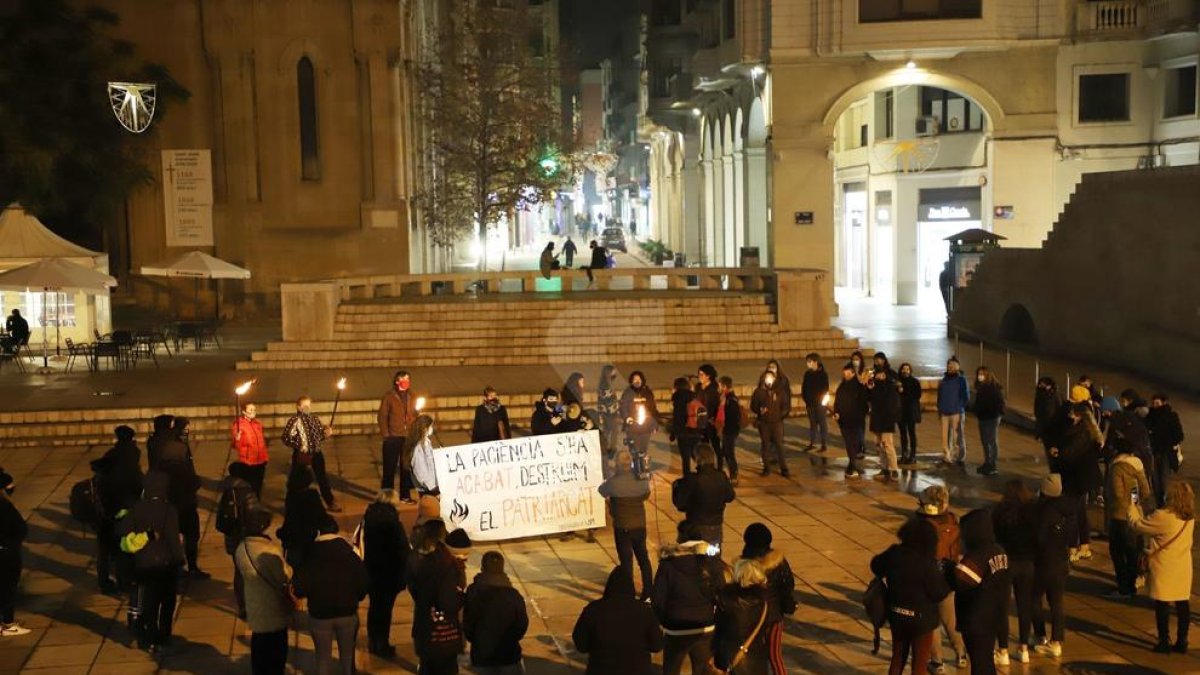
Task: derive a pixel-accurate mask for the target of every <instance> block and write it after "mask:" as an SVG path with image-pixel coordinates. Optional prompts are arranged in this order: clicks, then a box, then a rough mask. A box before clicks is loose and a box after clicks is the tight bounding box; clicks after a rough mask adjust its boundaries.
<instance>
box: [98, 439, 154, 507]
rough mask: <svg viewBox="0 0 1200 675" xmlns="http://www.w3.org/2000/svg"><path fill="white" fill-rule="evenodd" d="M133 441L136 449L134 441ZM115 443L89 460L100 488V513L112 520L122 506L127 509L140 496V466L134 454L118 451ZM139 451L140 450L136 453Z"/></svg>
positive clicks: (133, 447)
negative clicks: (105, 451) (96, 457)
mask: <svg viewBox="0 0 1200 675" xmlns="http://www.w3.org/2000/svg"><path fill="white" fill-rule="evenodd" d="M130 445H132V449H133V451H135V452H137V445H135V444H130ZM119 447H120V446H119V445H117V446H114V447H113V448H112V449H111V450H109V451H108V452H107V453H105V454H104V456H103V457H101V458H100V459H98V460H96V461H94V462H92V471H94V472H95V474H96V487H97V490H98V492H99V494H98V497H99V499H100V513H101V515H102V516H103V517H104V519H105V520H107V521H110V522H111V521H112V520H113V519H114V518H116V515H117V514H118V513H120V512H121V511H122V510H123V509H128V508H130V507H132V506H133V505H134V504H136V503H137V501H138V500H139V499H141V497H142V481H143V476H142V468H141V465H140V463H139V462H138V461H137V459H136V458H133V457H131V456H130V455H128V454H123V452H121V451H118V448H119ZM139 454H140V453H139Z"/></svg>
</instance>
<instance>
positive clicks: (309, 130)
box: [296, 56, 321, 180]
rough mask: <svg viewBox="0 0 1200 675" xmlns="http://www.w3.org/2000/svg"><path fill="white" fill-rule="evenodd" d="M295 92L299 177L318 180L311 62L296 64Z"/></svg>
mask: <svg viewBox="0 0 1200 675" xmlns="http://www.w3.org/2000/svg"><path fill="white" fill-rule="evenodd" d="M296 92H297V98H298V99H299V103H300V177H301V178H303V179H304V180H320V178H321V156H320V148H319V147H318V143H317V140H318V137H317V85H316V76H315V74H314V72H313V64H312V60H311V59H309V58H308V57H307V56H305V57H302V58H301V59H300V62H299V63H297V64H296Z"/></svg>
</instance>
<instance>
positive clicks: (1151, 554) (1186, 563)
mask: <svg viewBox="0 0 1200 675" xmlns="http://www.w3.org/2000/svg"><path fill="white" fill-rule="evenodd" d="M1131 511H1132V512H1131V513H1130V519H1129V528H1130V529H1131V530H1132V531H1133V532H1136V533H1137V534H1140V535H1142V536H1144V537H1146V538H1147V539H1148V550H1147V552H1146V557H1147V558H1148V560H1147V565H1148V567H1149V568H1150V580H1149V593H1150V599H1151V600H1153V601H1154V618H1155V623H1156V624H1157V627H1158V644H1157V645H1156V646H1155V647H1154V651H1156V652H1158V653H1160V654H1166V653H1168V652H1175V653H1177V654H1186V653H1187V650H1188V627H1189V625H1190V624H1191V622H1192V610H1191V606H1190V605H1189V601H1190V600H1191V597H1192V569H1193V564H1192V540H1193V537H1194V536H1195V534H1196V493H1195V492H1194V491H1193V490H1192V486H1191V485H1189V484H1188V482H1187V481H1185V480H1177V481H1174V482H1172V483H1171V487H1169V488H1167V496H1166V501H1165V502H1164V503H1163V507H1162V508H1161V509H1158V510H1157V511H1155V512H1154V513H1153V514H1151V515H1150V516H1145V515H1143V514H1138V513H1137V512H1136V511H1134V510H1132V509H1131ZM1172 609H1174V610H1175V619H1176V632H1175V644H1174V645H1172V644H1171V630H1170V623H1171V610H1172Z"/></svg>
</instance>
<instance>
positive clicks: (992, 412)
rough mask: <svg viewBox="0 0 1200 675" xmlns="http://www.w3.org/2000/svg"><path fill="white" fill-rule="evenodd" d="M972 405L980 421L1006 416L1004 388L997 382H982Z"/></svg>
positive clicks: (977, 388)
mask: <svg viewBox="0 0 1200 675" xmlns="http://www.w3.org/2000/svg"><path fill="white" fill-rule="evenodd" d="M971 407H972V410H973V411H974V413H975V417H977V418H979V420H980V421H990V420H995V419H1000V418H1001V417H1003V416H1004V390H1003V389H1002V388H1001V387H1000V385H999V384H997V383H992V382H980V383H979V386H977V387H975V402H974V404H973V405H972V406H971Z"/></svg>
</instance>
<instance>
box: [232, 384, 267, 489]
mask: <svg viewBox="0 0 1200 675" xmlns="http://www.w3.org/2000/svg"><path fill="white" fill-rule="evenodd" d="M239 389H240V388H239ZM239 412H240V414H239V415H238V418H237V419H236V420H234V421H233V429H232V430H231V435H232V441H233V448H234V449H235V450H237V454H238V461H239V462H241V463H242V464H245V465H246V467H247V475H246V477H247V481H246V482H248V483H250V486H251V487H253V488H254V495H255V496H256V497H258V498H260V499H261V498H262V487H263V479H264V477H265V476H266V474H267V437H266V434H264V433H263V425H262V422H260V421H258V419H257V417H258V406H256V405H254V403H252V402H250V401H246V402H245V403H242V404H241V410H240V411H239Z"/></svg>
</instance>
